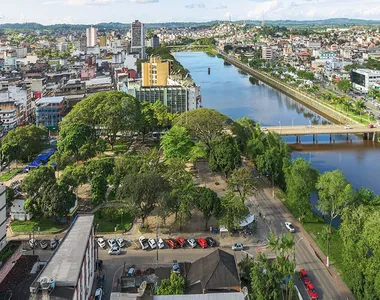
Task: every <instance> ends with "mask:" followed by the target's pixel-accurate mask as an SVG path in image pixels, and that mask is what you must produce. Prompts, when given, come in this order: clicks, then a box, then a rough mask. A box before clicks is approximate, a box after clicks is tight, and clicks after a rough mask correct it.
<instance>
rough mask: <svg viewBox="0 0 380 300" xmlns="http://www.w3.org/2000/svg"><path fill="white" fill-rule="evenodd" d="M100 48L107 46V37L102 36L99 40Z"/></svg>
mask: <svg viewBox="0 0 380 300" xmlns="http://www.w3.org/2000/svg"><path fill="white" fill-rule="evenodd" d="M99 46H100V47H105V46H107V37H106V36H105V35H102V36H101V37H100V38H99Z"/></svg>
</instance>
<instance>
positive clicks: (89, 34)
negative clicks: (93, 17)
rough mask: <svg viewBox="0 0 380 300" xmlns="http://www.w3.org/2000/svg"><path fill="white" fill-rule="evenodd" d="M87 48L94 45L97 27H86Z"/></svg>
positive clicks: (96, 37)
mask: <svg viewBox="0 0 380 300" xmlns="http://www.w3.org/2000/svg"><path fill="white" fill-rule="evenodd" d="M86 38H87V48H89V47H90V48H91V47H95V46H96V43H97V39H98V29H96V28H94V27H92V26H91V27H90V28H87V29H86Z"/></svg>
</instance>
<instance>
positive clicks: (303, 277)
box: [300, 269, 311, 284]
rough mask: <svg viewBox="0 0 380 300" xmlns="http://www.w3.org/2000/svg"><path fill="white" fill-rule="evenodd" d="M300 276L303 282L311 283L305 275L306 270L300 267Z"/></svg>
mask: <svg viewBox="0 0 380 300" xmlns="http://www.w3.org/2000/svg"><path fill="white" fill-rule="evenodd" d="M300 278H301V280H302V281H303V283H304V284H309V283H311V281H310V278H309V276H308V275H307V272H306V270H305V269H301V271H300Z"/></svg>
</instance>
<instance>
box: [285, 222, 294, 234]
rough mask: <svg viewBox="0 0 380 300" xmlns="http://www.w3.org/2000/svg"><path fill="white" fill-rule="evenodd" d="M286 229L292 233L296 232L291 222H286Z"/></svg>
mask: <svg viewBox="0 0 380 300" xmlns="http://www.w3.org/2000/svg"><path fill="white" fill-rule="evenodd" d="M285 227H286V228H287V229H288V230H289V231H290V232H295V231H296V229H295V228H294V226H293V224H292V223H290V222H285Z"/></svg>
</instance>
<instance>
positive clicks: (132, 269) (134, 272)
mask: <svg viewBox="0 0 380 300" xmlns="http://www.w3.org/2000/svg"><path fill="white" fill-rule="evenodd" d="M135 274H136V269H135V268H130V269H129V270H128V273H127V276H128V277H133V276H135Z"/></svg>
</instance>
